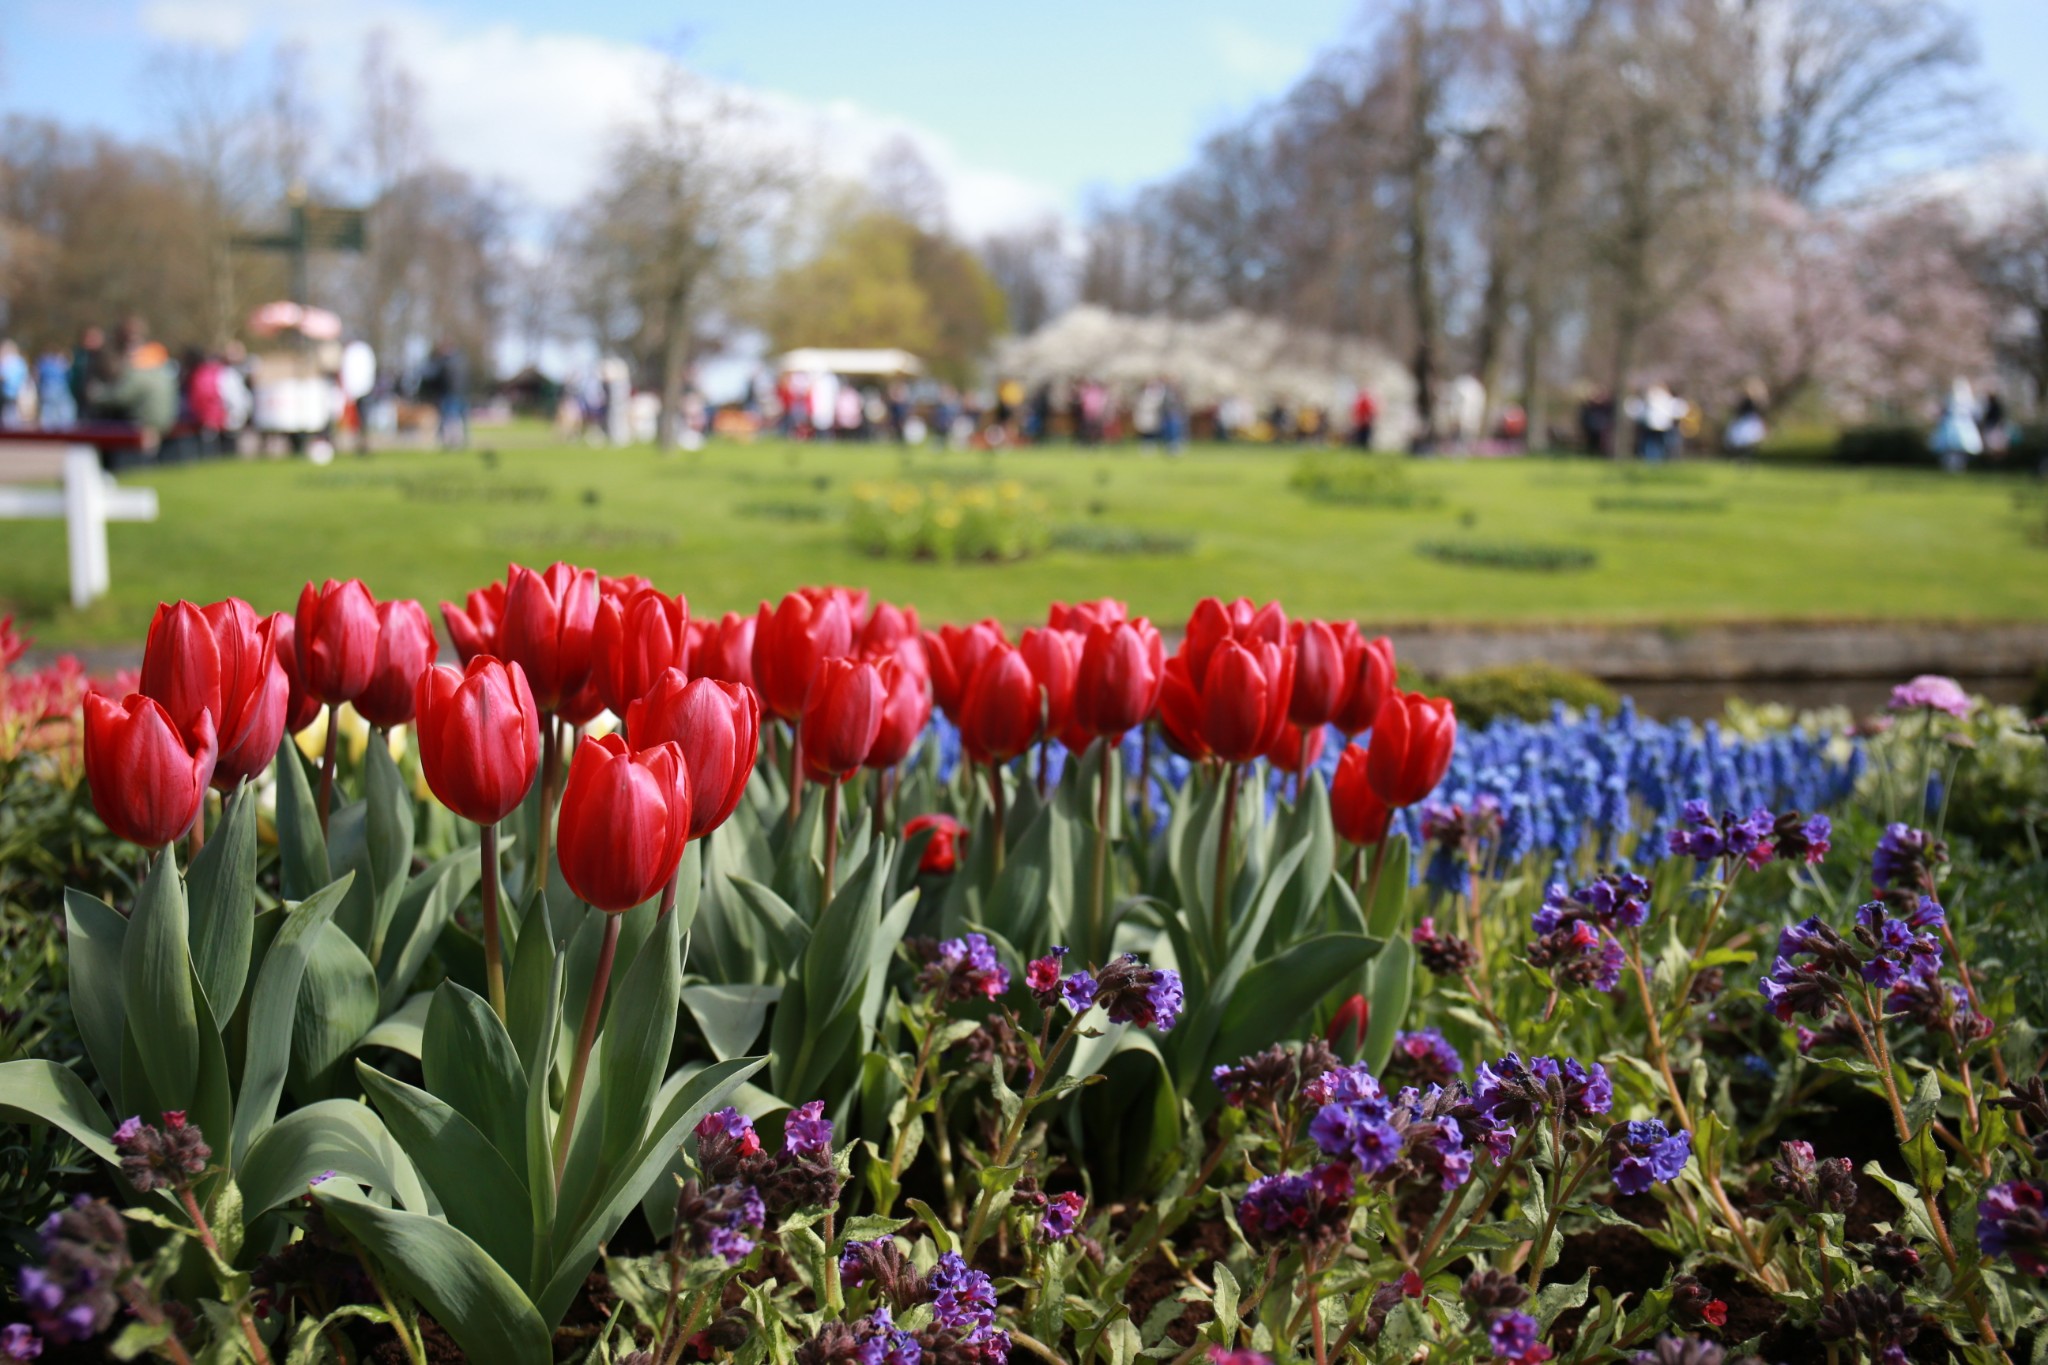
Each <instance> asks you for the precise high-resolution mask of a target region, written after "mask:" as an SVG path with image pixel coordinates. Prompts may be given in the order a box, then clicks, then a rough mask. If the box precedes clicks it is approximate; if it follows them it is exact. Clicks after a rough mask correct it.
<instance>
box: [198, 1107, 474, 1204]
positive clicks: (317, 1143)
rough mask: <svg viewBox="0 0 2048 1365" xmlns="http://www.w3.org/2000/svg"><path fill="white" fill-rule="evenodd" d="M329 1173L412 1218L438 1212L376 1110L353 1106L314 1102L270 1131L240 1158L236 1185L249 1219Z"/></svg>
mask: <svg viewBox="0 0 2048 1365" xmlns="http://www.w3.org/2000/svg"><path fill="white" fill-rule="evenodd" d="M330 1171H331V1172H333V1173H334V1174H336V1175H339V1176H342V1177H343V1178H345V1179H348V1180H352V1181H355V1182H356V1183H358V1184H362V1185H368V1186H369V1187H370V1188H371V1189H373V1190H375V1191H376V1192H377V1193H378V1194H379V1195H380V1196H382V1197H383V1198H386V1199H390V1200H393V1201H394V1202H396V1203H397V1204H398V1206H399V1207H401V1208H406V1209H411V1210H413V1211H414V1212H415V1213H436V1212H438V1211H439V1209H440V1206H439V1205H438V1204H437V1203H436V1202H435V1201H434V1199H433V1196H432V1195H431V1194H430V1193H429V1192H428V1190H427V1188H426V1186H424V1185H422V1184H421V1183H420V1177H419V1172H418V1171H417V1170H415V1169H414V1167H413V1164H412V1159H411V1158H410V1157H408V1156H407V1155H406V1154H405V1151H404V1149H403V1148H401V1147H400V1146H399V1145H398V1143H397V1142H396V1141H394V1140H393V1138H392V1136H391V1134H390V1132H389V1131H388V1130H386V1129H385V1127H384V1123H383V1121H382V1120H381V1119H379V1118H378V1117H377V1113H376V1111H375V1110H373V1109H371V1108H369V1107H368V1106H367V1105H364V1104H363V1103H362V1102H360V1101H358V1100H318V1101H315V1102H314V1103H312V1104H309V1105H307V1106H306V1107H305V1108H304V1109H295V1110H293V1111H292V1112H291V1113H289V1114H286V1115H285V1116H284V1117H283V1118H281V1119H279V1120H278V1121H277V1122H276V1123H273V1124H271V1125H270V1126H269V1127H268V1128H266V1129H264V1130H263V1135H262V1136H261V1137H259V1138H257V1139H256V1140H255V1141H254V1142H252V1143H250V1144H249V1147H248V1149H247V1151H245V1152H244V1153H243V1154H242V1161H241V1165H240V1166H239V1167H238V1168H237V1169H236V1171H235V1183H236V1184H238V1185H240V1186H241V1187H242V1200H243V1204H244V1206H245V1209H246V1211H247V1215H248V1216H249V1217H250V1218H254V1217H256V1216H257V1215H258V1214H260V1213H264V1212H267V1211H268V1210H270V1209H274V1208H277V1207H279V1206H280V1205H283V1204H286V1203H289V1202H290V1201H292V1200H294V1199H297V1198H298V1197H299V1196H300V1195H302V1194H304V1193H306V1187H307V1186H308V1185H309V1184H311V1183H312V1182H313V1181H315V1180H318V1179H320V1178H321V1177H322V1176H323V1175H325V1174H327V1173H328V1172H330Z"/></svg>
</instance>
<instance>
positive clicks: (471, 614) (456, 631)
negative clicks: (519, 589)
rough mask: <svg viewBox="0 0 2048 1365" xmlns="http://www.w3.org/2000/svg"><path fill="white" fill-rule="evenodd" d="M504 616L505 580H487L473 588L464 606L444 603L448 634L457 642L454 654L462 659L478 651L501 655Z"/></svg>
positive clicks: (472, 655)
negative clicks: (491, 581)
mask: <svg viewBox="0 0 2048 1365" xmlns="http://www.w3.org/2000/svg"><path fill="white" fill-rule="evenodd" d="M504 617H505V585H504V584H503V583H487V584H485V585H484V586H483V587H481V588H478V589H476V590H475V591H473V592H471V593H470V594H469V599H468V603H467V605H465V606H461V607H458V606H456V605H455V604H454V603H453V602H443V603H442V604H441V620H442V621H443V623H445V624H446V625H447V627H448V638H449V639H451V640H453V641H454V642H455V656H456V657H457V658H458V659H460V660H462V662H463V663H468V662H469V661H470V660H471V659H474V658H475V657H476V656H477V655H479V654H489V655H491V656H492V657H493V658H499V657H502V656H501V655H499V653H498V623H499V622H500V621H502V620H503V619H504Z"/></svg>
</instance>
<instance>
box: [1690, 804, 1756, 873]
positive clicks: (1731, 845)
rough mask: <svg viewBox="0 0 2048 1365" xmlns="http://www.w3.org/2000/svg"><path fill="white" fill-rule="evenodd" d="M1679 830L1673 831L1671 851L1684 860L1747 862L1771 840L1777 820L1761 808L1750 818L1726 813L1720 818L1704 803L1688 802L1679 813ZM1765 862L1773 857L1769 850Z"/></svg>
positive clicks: (1752, 813) (1729, 811) (1730, 811)
mask: <svg viewBox="0 0 2048 1365" xmlns="http://www.w3.org/2000/svg"><path fill="white" fill-rule="evenodd" d="M1678 823H1679V828H1677V829H1674V830H1672V831H1671V838H1670V844H1671V851H1672V852H1673V853H1675V854H1677V855H1678V856H1679V857H1681V858H1692V859H1695V860H1696V861H1698V862H1702V863H1710V862H1713V861H1714V860H1715V859H1716V858H1731V857H1732V858H1742V859H1745V860H1747V859H1748V858H1749V856H1750V855H1751V854H1752V853H1754V852H1755V851H1756V850H1757V848H1758V846H1759V845H1763V844H1764V843H1765V841H1766V840H1768V839H1769V838H1770V837H1771V830H1772V828H1773V827H1774V826H1775V825H1776V824H1777V817H1776V816H1774V815H1772V814H1771V813H1770V812H1769V811H1767V810H1764V809H1763V808H1761V807H1759V808H1757V809H1756V810H1753V811H1751V812H1750V813H1749V815H1748V816H1747V818H1742V817H1738V816H1737V815H1736V814H1735V812H1734V811H1732V810H1724V811H1722V812H1721V814H1720V816H1719V817H1718V818H1716V817H1715V815H1714V808H1713V807H1712V806H1711V805H1709V804H1708V803H1707V802H1705V801H1688V802H1686V803H1685V805H1684V807H1683V808H1682V809H1681V810H1680V811H1679V815H1678ZM1764 857H1765V858H1769V857H1770V853H1769V850H1768V848H1766V850H1765V853H1764Z"/></svg>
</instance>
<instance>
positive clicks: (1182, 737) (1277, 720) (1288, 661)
mask: <svg viewBox="0 0 2048 1365" xmlns="http://www.w3.org/2000/svg"><path fill="white" fill-rule="evenodd" d="M1293 692H1294V650H1293V649H1292V648H1291V647H1288V646H1285V645H1276V644H1273V643H1271V642H1270V641H1266V640H1257V641H1254V643H1253V645H1252V646H1251V647H1250V648H1247V647H1246V646H1244V645H1242V644H1239V643H1238V642H1237V641H1236V640H1234V639H1232V640H1224V641H1222V642H1221V643H1220V644H1218V645H1217V646H1216V648H1215V649H1214V650H1213V651H1211V652H1210V655H1209V667H1208V671H1207V672H1206V673H1205V674H1204V675H1202V677H1201V680H1200V685H1199V687H1197V685H1196V681H1195V675H1194V674H1193V673H1192V672H1191V671H1190V665H1189V663H1188V660H1187V659H1186V658H1185V657H1182V656H1178V655H1177V656H1175V657H1174V658H1172V659H1169V660H1167V662H1166V682H1165V686H1164V687H1162V688H1161V690H1160V697H1159V710H1160V716H1161V718H1162V719H1163V720H1164V721H1165V722H1166V727H1167V736H1168V738H1170V739H1172V740H1173V741H1174V743H1175V744H1176V745H1178V746H1179V747H1180V748H1181V749H1182V751H1183V752H1185V753H1187V754H1188V755H1189V756H1190V757H1192V758H1204V757H1207V756H1209V755H1211V754H1213V755H1215V756H1216V757H1218V758H1220V759H1222V760H1223V761H1224V762H1226V763H1249V762H1251V761H1252V760H1253V759H1254V758H1257V757H1258V756H1259V755H1261V754H1263V753H1266V752H1267V751H1268V750H1270V749H1271V748H1272V747H1273V744H1274V742H1275V741H1276V740H1278V739H1279V737H1280V730H1281V727H1283V726H1285V725H1286V724H1287V700H1288V698H1289V697H1290V696H1292V695H1293Z"/></svg>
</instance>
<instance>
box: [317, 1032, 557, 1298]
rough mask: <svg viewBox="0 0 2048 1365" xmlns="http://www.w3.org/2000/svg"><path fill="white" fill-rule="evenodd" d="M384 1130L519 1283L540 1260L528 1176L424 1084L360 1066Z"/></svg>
mask: <svg viewBox="0 0 2048 1365" xmlns="http://www.w3.org/2000/svg"><path fill="white" fill-rule="evenodd" d="M356 1075H357V1076H358V1077H359V1078H360V1079H361V1080H362V1083H363V1090H364V1092H365V1093H366V1094H368V1095H369V1097H370V1102H371V1103H372V1104H374V1105H375V1106H376V1108H377V1112H378V1113H379V1114H381V1115H383V1118H384V1126H385V1127H386V1128H387V1129H388V1130H390V1133H391V1136H392V1137H394V1138H396V1139H397V1140H398V1145H399V1146H400V1147H403V1148H404V1149H405V1151H406V1155H408V1156H410V1157H411V1158H412V1160H413V1165H415V1166H416V1167H418V1168H419V1172H420V1175H421V1176H423V1177H424V1178H425V1179H426V1182H427V1185H428V1186H429V1188H431V1189H432V1190H433V1191H434V1194H435V1196H436V1197H437V1198H438V1199H439V1200H440V1202H441V1211H442V1213H443V1214H444V1215H446V1217H447V1219H448V1221H449V1222H451V1223H453V1224H454V1225H455V1226H456V1227H458V1228H460V1229H462V1231H463V1232H465V1233H467V1234H468V1235H469V1236H470V1237H472V1238H474V1239H475V1241H476V1243H477V1245H478V1246H480V1247H482V1248H483V1249H484V1250H485V1251H486V1252H488V1253H489V1254H490V1257H491V1259H492V1260H494V1261H496V1262H497V1263H498V1264H499V1265H501V1266H503V1267H504V1268H505V1271H506V1273H507V1274H509V1275H511V1276H513V1277H514V1278H515V1279H516V1278H518V1277H520V1276H523V1275H525V1274H526V1273H527V1271H528V1269H529V1267H530V1266H531V1263H532V1260H533V1223H532V1220H531V1217H530V1214H529V1210H528V1207H527V1199H526V1181H525V1178H524V1176H523V1175H522V1174H520V1173H519V1172H517V1171H515V1170H514V1169H513V1168H512V1167H511V1166H510V1165H508V1164H506V1161H505V1158H504V1156H503V1155H502V1154H501V1153H500V1152H499V1151H498V1149H497V1148H496V1147H494V1146H492V1145H491V1142H490V1139H488V1138H486V1137H485V1136H484V1135H483V1134H482V1133H479V1132H478V1131H477V1130H476V1125H475V1124H473V1123H471V1122H470V1121H469V1120H468V1119H466V1118H464V1117H463V1116H462V1115H460V1114H458V1113H456V1112H455V1110H454V1109H453V1108H451V1107H450V1106H449V1105H448V1104H447V1103H446V1102H444V1101H443V1100H441V1099H439V1098H437V1097H436V1096H433V1095H430V1094H428V1093H427V1092H426V1091H424V1090H421V1089H419V1088H418V1087H417V1086H411V1085H407V1084H406V1083H405V1082H403V1081H395V1080H393V1079H391V1078H390V1077H389V1076H386V1075H385V1074H384V1073H383V1072H381V1071H379V1070H377V1069H376V1068H375V1067H372V1066H369V1065H367V1064H365V1063H363V1062H357V1063H356Z"/></svg>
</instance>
